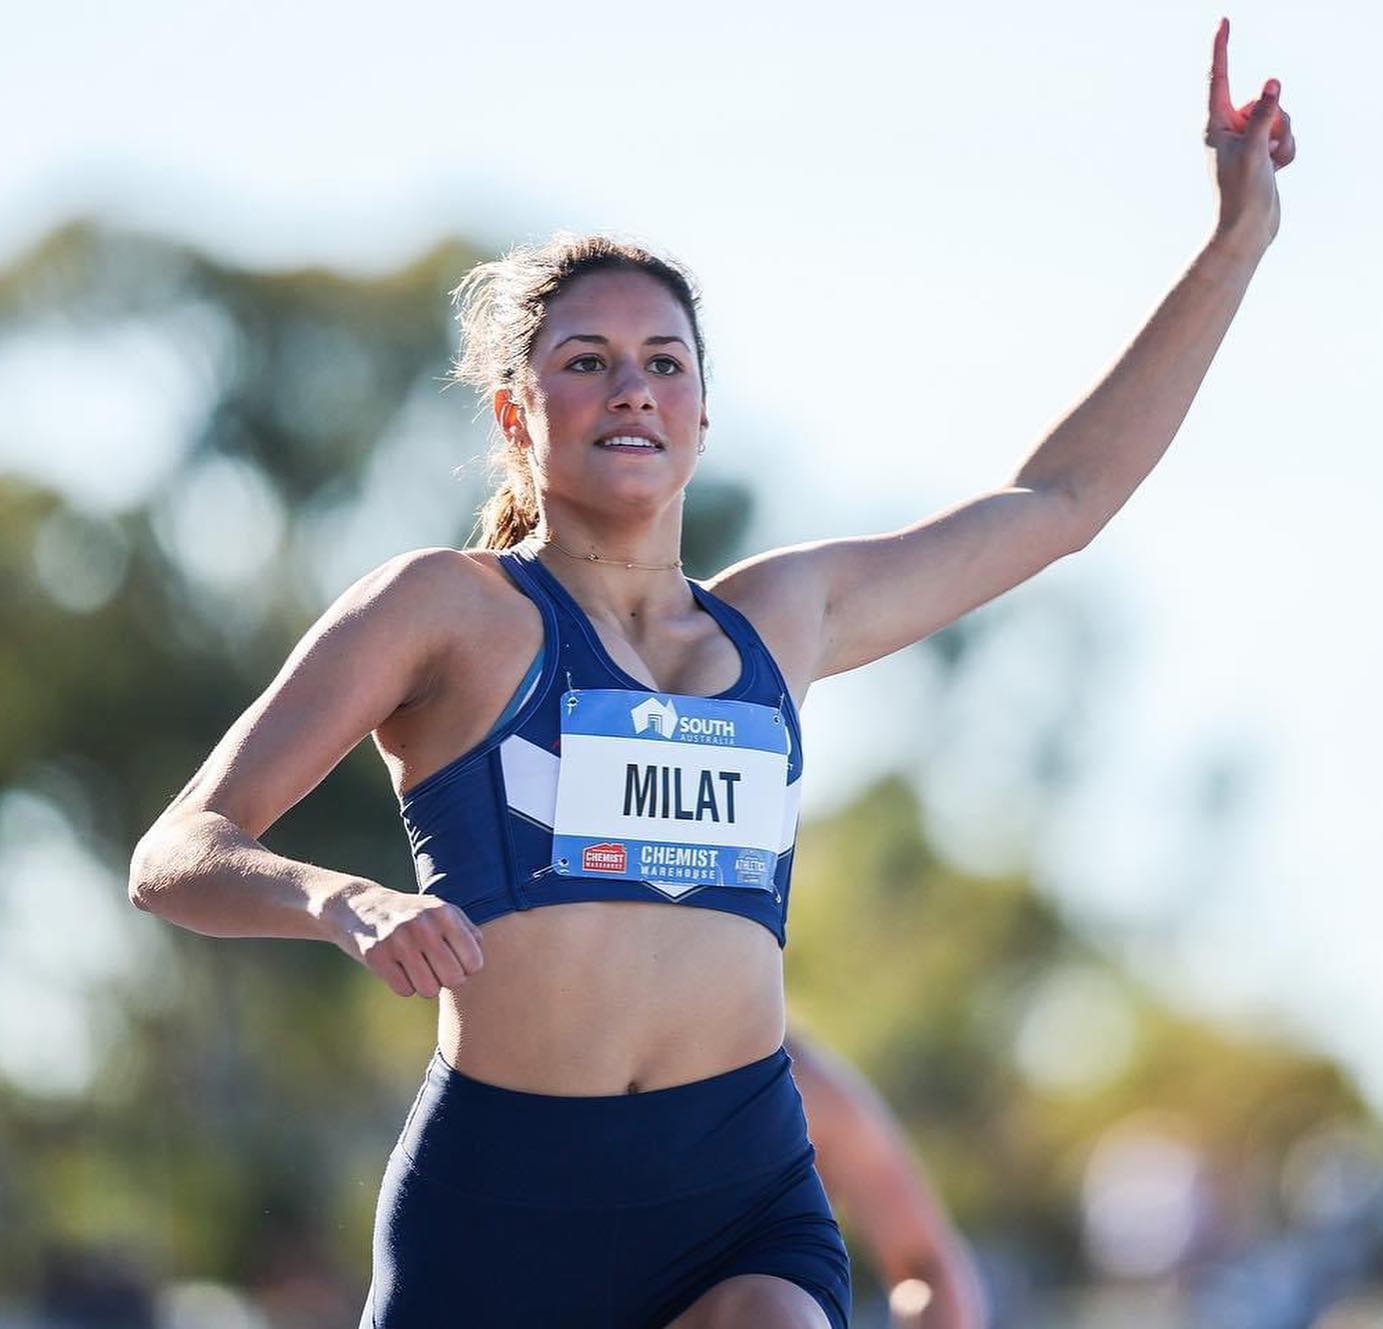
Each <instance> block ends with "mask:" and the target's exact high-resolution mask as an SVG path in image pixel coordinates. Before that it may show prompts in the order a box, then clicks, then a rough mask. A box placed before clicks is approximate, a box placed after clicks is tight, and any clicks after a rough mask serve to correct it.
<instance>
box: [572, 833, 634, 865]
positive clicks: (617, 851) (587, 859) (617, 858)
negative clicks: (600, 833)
mask: <svg viewBox="0 0 1383 1329" xmlns="http://www.w3.org/2000/svg"><path fill="white" fill-rule="evenodd" d="M628 862H629V851H628V850H627V849H626V848H625V847H624V845H622V844H612V843H611V842H610V841H608V840H607V841H604V842H603V843H601V844H588V845H587V846H586V847H585V848H584V849H583V850H582V851H581V871H582V872H623V871H624V870H625V865H626V864H627V863H628Z"/></svg>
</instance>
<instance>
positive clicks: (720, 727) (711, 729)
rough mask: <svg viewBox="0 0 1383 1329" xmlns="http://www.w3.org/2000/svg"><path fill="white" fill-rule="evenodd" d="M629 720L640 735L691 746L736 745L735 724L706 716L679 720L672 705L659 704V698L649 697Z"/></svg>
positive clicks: (633, 711)
mask: <svg viewBox="0 0 1383 1329" xmlns="http://www.w3.org/2000/svg"><path fill="white" fill-rule="evenodd" d="M629 718H630V719H631V720H633V722H634V732H635V733H636V734H642V733H645V732H647V731H649V730H651V731H652V732H653V733H655V734H658V735H659V736H660V737H662V738H680V739H682V740H684V741H685V742H688V743H722V744H730V743H733V742H734V741H735V722H734V721H733V720H721V719H717V718H712V717H710V716H705V715H682V716H679V715H678V714H677V708H676V707H675V706H673V704H672V703H671V702H670V701H659V700H658V699H657V698H656V697H649V698H648V700H647V701H641V702H640V703H639V704H638V705H637V706H635V707H633V708H631V710H630V712H629Z"/></svg>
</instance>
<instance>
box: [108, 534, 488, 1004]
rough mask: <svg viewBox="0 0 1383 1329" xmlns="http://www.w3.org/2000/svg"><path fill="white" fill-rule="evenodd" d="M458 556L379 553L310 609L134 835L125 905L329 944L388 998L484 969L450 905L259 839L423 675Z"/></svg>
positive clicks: (177, 919)
mask: <svg viewBox="0 0 1383 1329" xmlns="http://www.w3.org/2000/svg"><path fill="white" fill-rule="evenodd" d="M455 559H456V555H455V554H454V553H453V552H452V551H450V550H445V551H429V550H423V551H419V552H416V553H413V554H408V555H401V556H399V557H398V558H395V559H391V560H390V561H389V562H388V563H386V564H384V565H383V566H382V567H380V568H378V569H376V570H375V571H374V572H372V573H369V574H367V575H366V576H365V577H362V578H361V579H360V580H359V581H358V582H356V584H355V585H354V586H352V587H351V588H350V589H349V590H347V591H346V592H345V593H344V594H343V595H341V596H340V598H339V599H338V600H337V601H336V603H335V604H333V605H332V606H331V607H330V608H329V609H328V610H327V611H326V612H325V613H324V614H323V615H322V617H321V618H320V619H319V620H318V621H317V622H316V623H315V624H314V625H313V626H312V628H310V629H309V630H308V632H307V633H306V634H305V635H304V636H303V638H302V640H301V641H300V642H299V643H298V645H297V646H296V648H295V649H294V650H293V652H292V653H291V654H290V656H289V657H288V659H287V661H286V662H285V663H284V665H283V668H282V669H281V670H280V671H279V673H278V676H277V677H276V678H275V679H274V680H273V681H272V682H271V683H270V684H269V686H268V687H267V688H266V689H265V690H264V692H263V693H262V694H261V695H260V696H259V697H258V698H257V699H256V700H255V701H254V702H253V703H251V705H250V706H249V707H248V708H247V709H246V710H245V712H244V713H243V714H242V715H241V716H240V718H239V719H238V720H237V721H236V722H235V723H234V724H233V725H232V726H231V727H230V729H229V730H228V731H227V732H226V734H225V736H224V737H223V738H222V739H221V741H220V742H219V743H217V745H216V747H215V748H214V749H213V750H212V752H211V754H210V755H209V756H208V757H207V759H206V761H205V762H203V764H202V766H201V768H200V769H199V770H198V771H197V773H196V774H195V775H194V776H193V777H192V779H191V780H190V781H189V782H188V783H187V785H186V786H185V787H184V788H183V790H182V791H181V792H180V793H179V794H178V795H177V797H176V798H174V799H173V801H172V803H171V804H170V805H169V806H168V807H167V808H166V809H165V810H164V812H163V813H162V814H161V815H160V816H159V818H158V819H157V821H155V822H154V824H153V825H152V826H151V827H150V828H149V829H148V830H147V831H146V832H145V833H144V835H143V836H142V837H141V838H140V841H139V843H138V845H136V847H135V850H134V853H133V855H132V857H131V860H130V880H129V895H130V900H131V902H132V903H134V904H135V905H137V906H138V907H139V908H141V909H145V910H148V911H150V912H152V913H156V914H159V915H160V916H162V917H164V918H167V919H168V920H169V921H170V922H173V923H177V924H178V925H180V926H182V927H185V928H189V929H191V930H192V931H195V932H201V933H204V934H206V935H209V936H215V937H295V938H303V939H309V940H320V941H331V942H334V943H335V944H336V945H337V946H338V947H340V948H341V949H342V950H343V951H345V952H346V954H347V955H349V956H350V957H351V958H352V959H354V960H357V961H359V962H360V963H361V964H363V965H364V966H365V967H366V968H367V969H370V970H371V971H372V972H374V973H375V974H376V975H377V976H378V977H379V978H381V979H383V980H384V981H385V982H386V983H388V985H389V986H390V988H392V989H393V991H394V992H396V993H397V994H398V995H399V996H411V995H413V994H414V993H415V992H416V993H418V994H419V995H422V996H425V997H435V996H436V995H437V993H438V991H439V989H440V988H441V987H443V986H448V987H449V986H454V985H457V984H459V983H461V982H463V981H464V979H465V975H466V974H467V973H468V972H473V971H475V970H476V969H478V968H479V967H480V965H481V955H480V944H479V933H478V931H477V930H476V929H475V928H474V927H473V926H472V925H471V923H470V922H469V920H468V919H467V918H466V917H465V915H464V914H463V913H462V911H461V910H460V909H458V908H456V907H455V906H454V905H451V904H448V903H447V902H446V901H444V900H440V899H438V898H436V897H433V896H421V895H415V894H413V893H411V892H401V891H395V890H391V889H390V888H388V887H387V886H383V885H381V884H380V883H378V882H371V881H367V880H364V879H362V878H359V877H352V876H350V875H348V874H346V873H342V872H337V871H334V870H333V869H331V868H325V867H318V866H317V865H315V864H312V863H303V862H299V861H298V860H296V859H290V858H284V857H283V856H281V855H279V854H275V853H273V852H272V851H270V850H269V849H267V848H266V847H265V846H264V845H263V844H261V843H260V841H259V838H258V837H259V836H261V835H263V834H264V832H265V831H266V830H268V829H269V827H270V826H272V825H273V823H274V822H275V821H277V820H278V818H279V817H281V816H282V815H283V813H284V812H286V811H287V810H288V809H289V808H291V807H292V806H293V805H294V804H295V803H297V802H298V801H299V800H300V799H302V798H304V797H305V796H306V795H307V794H308V793H309V792H310V791H311V790H312V789H314V788H316V786H317V785H318V784H319V783H320V782H321V781H322V780H323V779H324V778H325V777H326V776H327V775H328V774H329V773H330V771H331V770H332V769H333V768H334V767H335V766H336V765H337V763H339V762H340V761H341V759H342V758H343V757H344V756H345V755H346V754H347V753H348V752H350V751H351V749H352V748H354V747H355V746H356V744H357V743H359V742H360V740H361V739H362V738H364V737H365V736H366V735H367V734H369V733H370V732H371V731H372V730H374V729H376V728H378V726H379V725H380V724H382V723H383V721H384V720H385V719H387V718H388V717H389V716H390V715H391V714H393V713H394V711H396V710H397V709H399V708H400V707H401V706H404V705H407V704H408V703H409V702H410V701H411V700H412V699H413V698H414V697H415V696H416V695H417V694H418V692H419V691H420V689H421V688H422V687H423V686H424V683H425V680H426V677H427V673H428V670H429V668H430V667H431V665H432V664H433V663H434V658H435V657H434V652H435V651H436V650H437V649H439V648H440V646H441V644H442V642H443V640H444V635H445V628H444V624H443V622H442V617H443V616H442V614H441V613H440V612H439V611H438V610H437V608H436V606H438V605H439V603H440V604H447V603H448V602H447V600H446V598H445V597H444V596H443V595H441V594H439V592H440V591H441V589H442V588H443V586H444V585H450V584H452V583H454V581H455V574H454V570H453V569H454V567H455Z"/></svg>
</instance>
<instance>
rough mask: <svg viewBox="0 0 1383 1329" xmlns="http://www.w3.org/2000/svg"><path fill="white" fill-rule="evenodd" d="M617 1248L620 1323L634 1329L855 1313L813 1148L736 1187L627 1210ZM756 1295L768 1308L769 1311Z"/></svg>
mask: <svg viewBox="0 0 1383 1329" xmlns="http://www.w3.org/2000/svg"><path fill="white" fill-rule="evenodd" d="M615 1250H616V1257H617V1259H616V1266H615V1268H616V1271H617V1282H618V1290H617V1293H616V1296H617V1300H616V1306H617V1309H618V1311H619V1314H618V1315H617V1318H616V1323H617V1324H618V1325H621V1326H629V1327H630V1329H663V1326H665V1325H668V1324H674V1323H675V1324H677V1325H679V1327H682V1329H689V1327H693V1326H694V1327H696V1329H708V1327H709V1326H711V1325H716V1326H719V1325H722V1324H725V1325H730V1324H737V1323H738V1324H744V1325H746V1326H748V1325H757V1324H759V1323H763V1324H771V1325H775V1326H776V1325H778V1324H780V1323H781V1324H782V1326H783V1327H784V1329H788V1327H789V1326H793V1327H795V1326H797V1325H799V1324H800V1325H802V1326H804V1329H805V1327H808V1326H809V1327H810V1329H826V1326H829V1327H830V1329H846V1326H847V1325H848V1324H849V1321H850V1261H849V1256H848V1254H847V1252H846V1249H845V1242H844V1240H843V1239H842V1237H841V1235H840V1228H839V1227H838V1226H837V1224H836V1221H835V1217H834V1215H833V1214H832V1213H831V1209H830V1205H829V1203H828V1201H827V1199H826V1192H825V1190H824V1189H823V1187H822V1185H821V1179H820V1177H819V1176H818V1175H817V1172H816V1168H815V1167H814V1166H813V1164H812V1159H811V1156H810V1154H807V1155H804V1156H803V1157H801V1158H799V1159H798V1160H796V1161H795V1162H794V1163H792V1164H790V1165H788V1166H787V1167H786V1168H782V1169H774V1170H772V1171H770V1172H767V1173H760V1174H759V1175H758V1176H756V1177H751V1178H746V1179H745V1180H744V1181H742V1182H738V1183H736V1184H734V1185H733V1186H728V1187H719V1186H718V1187H711V1188H708V1189H705V1190H702V1191H698V1192H693V1193H690V1194H687V1195H684V1196H680V1197H674V1198H670V1199H668V1200H667V1201H665V1202H663V1203H661V1204H658V1205H646V1206H640V1207H638V1208H636V1209H624V1210H622V1211H621V1213H620V1222H619V1227H618V1230H617V1233H616V1243H615ZM707 1298H709V1300H707ZM746 1303H750V1304H752V1305H753V1306H754V1307H755V1311H757V1308H758V1307H759V1306H760V1305H762V1306H764V1307H765V1308H766V1311H765V1318H763V1319H762V1320H760V1318H759V1317H758V1316H757V1314H756V1313H751V1312H750V1311H747V1310H745V1308H744V1307H745V1304H746ZM693 1310H695V1314H694V1315H693V1316H692V1318H691V1319H690V1320H688V1321H685V1322H684V1321H683V1320H682V1319H680V1318H679V1317H681V1316H682V1315H684V1314H686V1313H687V1312H689V1311H693ZM727 1317H728V1318H727ZM768 1317H773V1318H768ZM784 1317H786V1318H784ZM804 1317H805V1318H804Z"/></svg>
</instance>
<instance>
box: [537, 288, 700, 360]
mask: <svg viewBox="0 0 1383 1329" xmlns="http://www.w3.org/2000/svg"><path fill="white" fill-rule="evenodd" d="M577 332H589V333H599V334H601V335H605V336H610V337H613V336H615V335H617V334H623V335H628V336H633V337H636V338H643V337H662V336H677V337H682V338H685V340H686V342H687V345H689V346H690V345H691V344H692V328H691V320H690V319H689V318H688V317H687V313H686V310H685V309H683V308H682V302H681V301H680V300H678V298H677V297H676V296H675V295H673V293H672V292H671V291H670V290H668V288H667V287H666V286H664V285H663V283H662V282H660V281H659V280H658V279H657V278H656V277H650V276H648V274H647V273H643V272H629V271H609V272H588V273H586V274H585V275H584V276H581V277H578V278H576V280H575V281H573V282H572V283H571V284H570V285H569V286H568V287H567V288H566V289H565V290H564V291H562V293H561V294H560V295H556V296H554V297H553V298H552V299H551V300H549V301H548V306H547V313H546V316H545V317H544V319H543V326H542V330H541V332H539V334H538V338H537V341H536V343H535V349H541V348H543V347H547V346H552V345H554V344H555V343H556V342H559V341H561V340H562V338H564V337H569V336H571V335H572V334H573V333H577Z"/></svg>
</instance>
